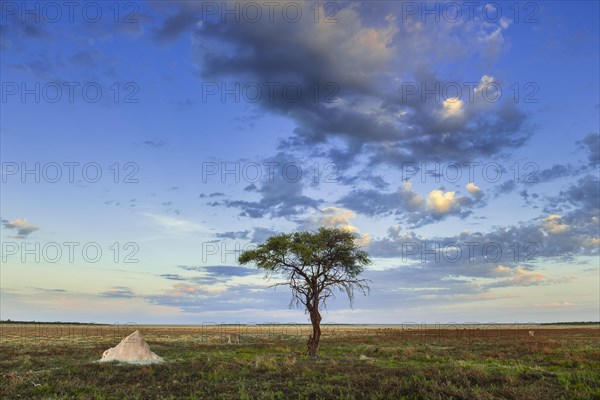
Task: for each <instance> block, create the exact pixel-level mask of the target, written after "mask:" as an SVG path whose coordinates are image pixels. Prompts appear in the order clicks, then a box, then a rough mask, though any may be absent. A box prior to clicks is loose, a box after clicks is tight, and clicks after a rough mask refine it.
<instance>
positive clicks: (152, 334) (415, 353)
mask: <svg viewBox="0 0 600 400" xmlns="http://www.w3.org/2000/svg"><path fill="white" fill-rule="evenodd" d="M0 329H1V331H0V333H1V340H0V398H2V399H286V400H287V399H536V400H541V399H565V400H567V399H569V400H570V399H600V326H599V325H597V324H594V325H589V324H588V325H580V326H576V325H536V326H481V327H473V326H427V327H422V326H348V325H337V326H323V336H322V338H321V343H320V348H319V356H318V357H317V358H312V357H309V356H307V355H306V354H305V349H306V340H307V338H308V330H309V327H308V326H306V325H270V326H267V325H265V326H260V325H252V326H248V325H213V326H136V327H135V328H134V327H131V326H117V327H115V326H100V325H53V324H43V325H42V324H1V325H0ZM135 329H139V330H140V331H141V332H142V334H143V336H144V338H145V340H146V341H147V342H148V344H149V345H150V347H151V349H152V351H154V352H155V353H157V354H158V355H160V356H161V357H163V358H164V360H165V362H164V363H161V364H153V365H129V364H121V363H117V362H109V363H98V362H97V360H98V359H100V357H101V356H102V353H103V352H104V351H105V350H106V349H108V348H110V347H113V346H115V345H116V344H117V343H119V341H120V340H121V339H122V338H123V337H125V336H127V335H128V334H129V333H131V332H132V331H133V330H135Z"/></svg>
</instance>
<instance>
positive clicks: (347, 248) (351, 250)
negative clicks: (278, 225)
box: [239, 228, 371, 356]
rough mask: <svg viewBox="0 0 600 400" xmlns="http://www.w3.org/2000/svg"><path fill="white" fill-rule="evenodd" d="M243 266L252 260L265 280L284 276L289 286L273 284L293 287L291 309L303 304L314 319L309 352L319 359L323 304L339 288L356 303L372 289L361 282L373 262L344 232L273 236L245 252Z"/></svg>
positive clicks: (333, 229)
mask: <svg viewBox="0 0 600 400" xmlns="http://www.w3.org/2000/svg"><path fill="white" fill-rule="evenodd" d="M239 262H240V263H241V264H247V263H250V262H254V263H255V264H256V266H257V267H258V268H261V269H264V270H266V271H267V276H269V277H272V276H275V275H283V276H285V278H286V281H285V282H281V283H277V284H275V285H273V286H282V285H283V286H289V287H290V288H291V289H292V301H291V302H290V308H291V307H294V306H296V307H299V306H300V304H302V305H303V306H304V307H306V311H307V312H308V314H309V315H310V322H311V323H312V335H310V337H309V339H308V343H307V350H308V354H309V355H311V356H316V355H317V349H318V347H319V339H320V337H321V327H320V324H321V313H320V312H319V310H320V308H321V306H323V308H326V304H325V302H326V301H327V299H328V298H330V297H335V295H334V291H335V290H336V289H338V290H340V291H341V292H345V293H346V295H347V296H348V299H349V300H350V306H352V301H353V299H354V289H355V288H356V289H358V290H359V291H361V292H362V293H363V294H365V295H366V294H367V293H368V291H369V286H368V285H367V281H366V280H365V279H359V278H358V277H359V275H360V274H361V273H362V272H363V267H364V266H365V265H368V264H370V263H371V260H370V259H369V255H368V254H367V253H366V252H365V251H363V250H361V249H360V248H359V247H358V245H357V244H356V243H355V236H354V235H353V234H352V233H351V232H348V231H346V230H344V229H339V228H320V229H319V230H318V231H317V232H314V233H313V232H295V233H290V234H281V235H276V236H271V237H270V238H269V239H268V240H267V241H266V242H265V243H263V244H261V245H259V246H258V247H257V248H256V249H254V250H248V251H244V252H243V253H242V254H241V255H240V257H239Z"/></svg>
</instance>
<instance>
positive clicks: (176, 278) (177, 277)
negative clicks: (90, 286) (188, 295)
mask: <svg viewBox="0 0 600 400" xmlns="http://www.w3.org/2000/svg"><path fill="white" fill-rule="evenodd" d="M159 276H161V277H163V278H165V279H169V280H172V281H185V280H186V279H187V278H184V277H183V276H181V275H178V274H161V275H159Z"/></svg>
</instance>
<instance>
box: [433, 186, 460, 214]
mask: <svg viewBox="0 0 600 400" xmlns="http://www.w3.org/2000/svg"><path fill="white" fill-rule="evenodd" d="M457 205H458V198H457V197H456V194H455V193H454V192H444V191H443V190H440V189H435V190H432V191H431V192H430V193H429V195H428V196H427V208H429V210H431V211H433V212H434V213H436V214H446V213H448V212H450V211H451V210H452V209H453V208H454V207H457Z"/></svg>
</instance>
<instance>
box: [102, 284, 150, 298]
mask: <svg viewBox="0 0 600 400" xmlns="http://www.w3.org/2000/svg"><path fill="white" fill-rule="evenodd" d="M100 296H102V297H109V298H111V299H123V298H124V299H130V298H135V297H139V296H140V295H139V294H136V293H134V292H133V291H132V290H131V289H130V288H128V287H123V286H115V287H114V288H113V289H111V290H108V291H106V292H102V293H100Z"/></svg>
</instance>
